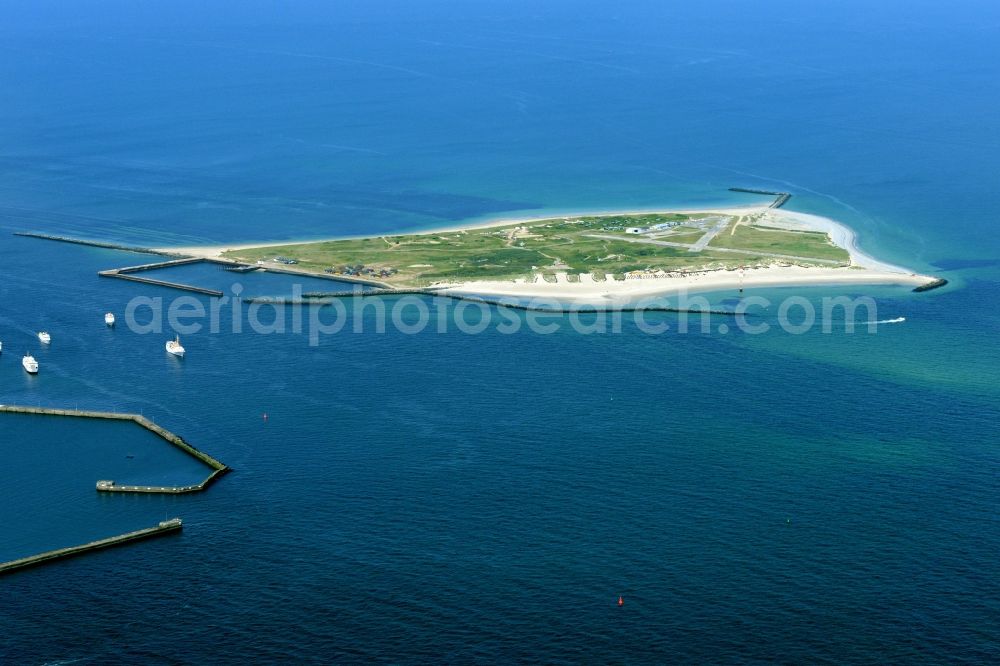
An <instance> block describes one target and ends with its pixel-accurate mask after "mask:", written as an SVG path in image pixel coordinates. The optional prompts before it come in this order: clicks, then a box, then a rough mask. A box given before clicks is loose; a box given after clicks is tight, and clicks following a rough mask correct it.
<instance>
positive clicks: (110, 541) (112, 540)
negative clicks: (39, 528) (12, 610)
mask: <svg viewBox="0 0 1000 666" xmlns="http://www.w3.org/2000/svg"><path fill="white" fill-rule="evenodd" d="M182 527H183V522H182V521H181V519H180V518H171V519H170V520H164V521H163V522H161V523H158V524H157V525H156V526H155V527H147V528H146V529H143V530H136V531H135V532H127V533H125V534H120V535H118V536H114V537H109V538H107V539H99V540H97V541H91V542H90V543H85V544H83V545H80V546H70V547H69V548H59V549H57V550H49V551H46V552H44V553H39V554H38V555H32V556H30V557H22V558H21V559H18V560H11V561H10V562H2V563H0V575H3V574H6V573H10V572H12V571H18V570H20V569H26V568H28V567H33V566H38V565H39V564H45V563H47V562H52V561H54V560H61V559H65V558H67V557H74V556H76V555H82V554H84V553H89V552H92V551H95V550H102V549H104V548H110V547H112V546H120V545H123V544H127V543H132V542H134V541H141V540H143V539H149V538H152V537H158V536H165V535H167V534H175V533H177V532H180V531H181V528H182Z"/></svg>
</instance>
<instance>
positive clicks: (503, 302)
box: [243, 288, 736, 316]
mask: <svg viewBox="0 0 1000 666" xmlns="http://www.w3.org/2000/svg"><path fill="white" fill-rule="evenodd" d="M408 294H415V295H418V296H440V297H442V298H450V299H452V300H456V301H471V302H473V303H481V304H482V305H490V306H494V307H500V308H511V309H513V310H523V311H526V312H546V313H550V314H570V313H573V314H578V313H579V314H588V313H602V312H639V311H642V312H676V313H687V314H714V315H726V316H734V315H735V314H736V313H735V312H733V311H732V310H714V309H708V310H704V309H700V308H673V307H667V306H650V307H619V308H599V307H593V306H591V307H574V308H558V307H548V306H541V305H531V304H528V303H519V302H517V301H515V300H510V299H502V298H484V297H482V296H475V295H473V294H461V293H455V292H447V291H438V290H437V289H420V288H412V289H372V290H369V291H357V290H356V291H332V292H307V293H305V294H303V295H302V298H285V297H283V296H251V297H248V298H244V299H243V301H244V302H245V303H267V304H273V305H319V306H323V305H329V304H330V303H331V302H333V300H334V299H338V298H367V297H371V296H405V295H408Z"/></svg>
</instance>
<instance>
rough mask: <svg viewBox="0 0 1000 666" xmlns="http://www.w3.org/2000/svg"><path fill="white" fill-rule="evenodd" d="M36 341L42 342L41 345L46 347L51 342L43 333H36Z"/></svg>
mask: <svg viewBox="0 0 1000 666" xmlns="http://www.w3.org/2000/svg"><path fill="white" fill-rule="evenodd" d="M38 339H39V340H41V341H42V344H43V345H47V344H49V343H50V342H52V336H51V335H49V334H48V333H46V332H45V331H38Z"/></svg>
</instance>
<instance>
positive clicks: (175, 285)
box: [97, 262, 222, 298]
mask: <svg viewBox="0 0 1000 666" xmlns="http://www.w3.org/2000/svg"><path fill="white" fill-rule="evenodd" d="M185 263H189V262H185ZM97 274H98V275H100V276H101V277H108V278H118V279H119V280H129V281H131V282H141V283H142V284H151V285H153V286H156V287H168V288H170V289H180V290H181V291H191V292H194V293H196V294H205V295H206V296H215V297H216V298H220V297H221V296H222V292H221V291H219V290H218V289H206V288H205V287H196V286H194V285H190V284H181V283H180V282H168V281H167V280H157V279H154V278H147V277H140V276H138V275H132V274H130V273H122V272H121V271H120V270H117V269H113V270H110V271H99V272H98V273H97Z"/></svg>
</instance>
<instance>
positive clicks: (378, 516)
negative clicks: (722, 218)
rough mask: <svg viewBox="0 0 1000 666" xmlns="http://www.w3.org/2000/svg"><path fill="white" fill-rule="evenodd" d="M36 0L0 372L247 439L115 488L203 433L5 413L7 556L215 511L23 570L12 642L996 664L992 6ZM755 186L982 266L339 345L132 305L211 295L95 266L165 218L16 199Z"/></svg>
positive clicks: (198, 219) (361, 229)
mask: <svg viewBox="0 0 1000 666" xmlns="http://www.w3.org/2000/svg"><path fill="white" fill-rule="evenodd" d="M0 5H2V6H4V9H5V10H6V11H7V16H8V20H7V21H5V22H4V25H3V26H2V27H0V33H2V35H3V37H4V41H3V49H4V52H5V54H6V55H7V56H8V57H5V58H3V59H0V89H2V90H3V91H4V104H2V105H0V172H2V174H3V178H2V179H0V183H2V185H0V231H2V232H3V233H4V234H5V237H4V240H2V241H0V339H2V340H3V342H4V351H3V353H2V354H0V403H25V404H41V405H55V406H70V407H73V406H77V405H79V406H80V407H86V408H91V409H119V410H127V411H137V412H138V411H141V412H142V413H143V414H145V415H147V416H150V417H152V418H154V419H156V420H157V421H158V422H160V423H162V424H163V425H164V426H165V427H167V428H169V429H171V430H173V431H175V432H177V433H178V434H181V435H182V436H184V437H186V438H187V439H189V440H190V441H192V442H193V443H194V444H195V445H197V446H199V447H201V448H204V449H205V450H207V451H208V452H210V453H211V454H213V455H215V456H217V457H218V458H219V459H221V460H222V461H223V462H225V463H227V464H229V465H231V466H232V467H233V468H234V469H235V471H234V472H233V474H231V475H229V476H227V477H225V478H223V479H222V480H221V481H220V482H219V483H218V484H217V485H216V486H214V487H213V488H211V489H210V490H209V491H208V492H207V493H205V494H202V495H197V496H190V497H176V498H161V497H138V498H131V497H118V496H115V497H102V496H99V495H97V493H96V492H94V490H93V482H94V480H96V478H102V477H103V476H104V475H106V474H113V475H115V476H116V477H117V476H121V479H122V480H125V479H127V478H130V477H128V475H129V474H132V473H135V479H136V480H137V481H143V480H155V479H160V478H163V479H167V480H171V479H176V480H178V482H180V481H181V480H186V479H188V477H189V476H192V475H194V476H199V475H200V473H201V471H202V470H200V469H199V468H198V467H197V466H192V465H191V464H190V462H189V461H187V460H186V459H180V458H178V459H175V458H174V457H173V453H175V452H172V450H171V449H169V448H167V447H156V446H147V444H152V442H146V441H141V438H142V436H143V434H144V433H142V431H137V432H130V431H127V430H124V431H121V432H112V431H109V432H100V430H101V429H102V428H103V427H104V426H100V425H96V426H91V427H89V429H88V427H82V426H81V427H79V428H77V427H72V429H70V426H66V425H65V424H64V423H63V422H59V421H48V422H39V423H34V422H32V421H27V420H24V419H22V418H21V417H10V418H8V417H7V416H5V417H4V418H3V419H0V438H2V439H0V450H2V451H3V452H4V456H5V458H4V466H3V471H2V473H0V481H2V483H3V487H4V491H3V493H4V495H3V497H4V501H3V502H0V526H2V528H3V534H4V536H3V537H2V539H0V557H3V558H6V557H16V556H20V555H26V554H29V553H31V552H36V551H39V550H44V549H46V548H52V547H58V546H63V545H71V544H73V543H77V542H79V541H82V540H86V539H90V538H95V537H98V536H106V535H111V534H115V533H119V532H124V531H127V530H130V529H135V528H137V527H143V526H146V525H152V524H153V523H155V522H156V521H158V520H161V519H162V518H163V516H164V515H165V514H167V515H180V516H182V517H183V518H184V520H185V530H184V533H183V535H181V536H179V537H172V538H168V539H162V540H158V541H155V542H149V543H144V544H141V545H137V546H135V547H128V548H123V549H119V550H114V551H108V552H105V553H101V554H99V555H94V556H92V557H86V558H80V559H77V560H74V561H67V562H64V563H61V564H57V565H53V566H51V567H46V568H41V569H36V570H33V571H27V572H24V573H21V574H18V575H15V576H10V577H6V578H4V579H2V580H0V626H2V627H3V628H4V631H2V632H0V661H2V662H4V663H8V662H9V663H46V662H54V661H63V660H77V659H78V660H83V661H84V662H86V661H94V662H97V661H109V660H124V661H139V660H142V661H146V662H152V663H191V662H204V661H214V662H232V663H244V662H246V661H248V660H250V659H254V660H256V661H261V662H278V661H281V662H287V661H303V662H326V661H342V662H354V661H380V662H389V663H399V662H434V663H440V662H442V661H450V662H470V661H476V660H479V661H491V662H493V661H500V662H513V661H527V662H532V661H545V662H602V663H603V662H612V663H619V662H623V663H663V662H694V663H705V662H761V661H768V662H774V661H777V662H787V663H803V662H807V663H845V662H856V663H870V662H872V661H888V662H901V661H918V660H920V661H928V662H945V661H948V662H956V661H958V662H966V663H982V662H991V661H995V660H996V658H997V656H998V650H1000V632H998V631H997V629H996V625H997V623H996V618H997V617H998V614H1000V606H998V599H1000V588H998V583H997V580H998V578H997V576H996V571H997V566H996V562H995V560H996V553H997V552H998V550H1000V529H998V525H997V521H996V516H995V508H996V503H997V499H998V496H1000V487H998V483H997V478H998V477H997V469H998V463H1000V460H998V457H1000V456H998V449H997V445H996V441H997V439H998V435H1000V428H998V424H1000V395H998V389H997V385H996V381H995V377H997V376H1000V353H998V351H997V345H996V335H997V333H998V331H1000V318H998V316H997V314H996V311H995V308H993V307H992V303H994V302H995V300H996V297H997V295H998V293H1000V272H998V270H997V266H998V264H997V262H996V258H995V257H996V249H997V247H998V240H1000V238H998V234H1000V232H998V230H997V227H996V225H995V224H993V221H994V220H993V218H994V217H995V211H996V210H997V208H998V206H997V204H998V201H997V194H996V190H995V183H994V182H993V180H994V179H993V177H992V174H994V173H995V172H996V169H997V167H998V166H1000V165H998V163H997V159H998V158H997V155H998V153H997V147H998V146H1000V136H998V133H1000V128H998V126H997V120H996V118H995V115H994V114H992V112H991V111H992V109H993V108H995V104H996V100H997V98H998V93H1000V91H998V89H997V86H998V83H997V82H998V81H1000V76H997V74H998V72H997V71H996V69H997V67H996V63H997V62H998V61H997V58H996V46H995V44H996V43H997V40H996V34H995V33H996V30H997V28H996V27H995V26H996V25H1000V21H998V20H997V19H1000V15H997V12H996V9H995V8H993V7H992V6H990V5H986V4H983V3H965V4H962V5H959V6H957V7H954V6H953V7H948V8H947V9H945V8H936V7H934V6H932V5H930V4H926V3H918V4H915V5H914V4H907V5H906V7H905V11H900V7H901V6H896V5H895V4H894V3H887V4H885V5H883V6H881V7H878V8H872V7H869V6H868V5H867V4H862V3H856V4H850V3H848V5H844V4H843V3H838V4H836V5H834V4H832V3H831V4H828V5H817V4H816V3H813V6H811V7H808V8H803V7H799V6H798V5H797V4H794V3H784V2H768V3H764V4H763V5H762V6H755V7H753V8H752V10H751V9H749V8H746V7H743V6H741V5H737V4H735V3H723V2H717V1H713V2H708V3H700V4H699V5H698V6H697V7H689V8H685V9H678V8H664V7H662V6H661V5H660V3H641V2H634V3H628V4H627V5H625V6H622V7H617V8H615V9H608V8H604V7H597V6H588V5H578V4H574V5H573V6H570V5H568V4H560V3H547V4H546V5H545V6H544V7H537V6H535V5H530V6H529V5H527V4H524V5H513V6H512V5H509V4H507V5H503V6H501V5H499V4H490V3H482V4H479V5H476V6H475V7H472V8H470V7H468V6H461V7H459V6H458V5H454V4H446V3H431V4H428V5H425V6H422V7H419V8H414V7H411V6H409V5H404V4H402V3H388V2H382V3H374V4H367V5H365V6H364V7H361V6H358V7H355V8H346V7H345V8H340V10H339V11H338V12H336V13H334V12H332V11H331V10H329V9H327V8H325V7H323V6H320V5H319V4H316V5H308V4H302V5H299V6H297V7H295V8H287V7H284V6H282V7H279V6H277V5H274V6H270V5H268V4H266V3H257V4H254V5H253V6H252V7H250V6H245V5H242V4H235V3H228V4H225V5H222V4H220V5H213V6H211V7H209V6H203V5H195V4H193V3H172V4H171V5H169V6H168V5H166V4H162V5H157V4H153V5H147V6H146V8H145V9H137V8H135V7H133V6H131V5H130V4H127V3H117V4H110V5H109V4H103V5H101V6H100V7H98V6H97V5H96V4H94V3H80V4H79V6H72V7H62V6H57V5H56V4H49V5H46V4H44V3H41V4H36V5H33V6H32V7H31V8H23V7H14V8H12V7H10V6H7V5H6V4H5V3H0ZM733 185H747V186H764V187H773V188H780V189H788V190H789V191H792V192H793V193H794V195H795V196H794V198H793V200H792V206H793V208H795V209H797V210H802V211H806V212H814V213H819V214H825V215H830V216H832V217H836V218H838V219H841V220H843V221H845V222H846V223H848V224H850V225H851V226H853V227H855V228H856V229H857V230H858V232H859V235H860V238H861V242H862V244H863V246H864V247H865V248H866V249H867V250H869V251H871V252H872V253H874V254H876V255H878V256H880V257H884V258H885V259H887V260H891V261H896V262H900V263H904V264H906V265H909V266H913V267H914V268H915V269H920V270H925V271H930V272H935V273H936V274H939V275H942V276H944V277H947V278H948V279H949V280H951V281H952V283H951V285H949V287H948V288H946V289H944V290H940V291H937V292H931V293H928V294H924V295H914V294H911V293H909V292H907V291H906V290H904V289H898V288H877V289H864V290H860V289H856V288H852V289H851V290H850V291H848V292H843V290H825V289H824V290H806V291H795V292H794V293H797V294H804V295H805V296H807V297H808V298H809V299H810V300H811V301H813V302H817V301H819V299H821V298H822V297H823V296H825V295H830V294H831V293H836V294H841V293H847V294H848V295H860V294H866V295H871V296H874V297H875V298H876V299H877V302H878V316H879V318H880V319H892V318H896V317H905V318H906V322H905V323H902V324H890V325H883V326H881V327H879V329H878V333H877V334H874V335H869V334H866V333H860V332H859V333H855V334H851V335H848V334H845V333H843V332H835V333H831V334H823V333H822V332H819V331H812V332H810V333H807V334H805V335H798V336H796V335H788V334H786V333H783V332H782V331H780V330H779V329H777V327H776V326H775V328H774V329H773V330H772V331H771V332H769V333H767V334H763V335H746V334H744V333H741V332H739V331H738V330H730V331H729V332H727V333H722V332H720V331H719V329H718V326H717V324H718V323H719V322H718V321H717V320H713V321H712V326H711V328H710V330H709V331H708V332H705V333H702V332H694V333H689V334H684V335H682V334H678V333H676V326H677V324H678V321H677V319H676V317H675V316H674V315H665V314H661V315H650V316H649V319H650V320H651V321H653V320H655V321H659V322H662V323H667V324H670V325H671V329H670V331H671V332H669V333H667V334H664V335H647V334H645V333H643V332H641V331H639V330H637V329H636V327H635V326H633V325H631V324H629V323H627V322H626V323H625V324H624V325H623V327H622V332H621V333H619V334H607V335H602V334H594V335H581V334H579V333H576V332H573V331H572V330H570V329H568V328H565V327H564V328H562V329H561V330H560V331H559V332H558V333H555V334H553V335H537V334H534V333H531V332H530V331H527V330H523V329H522V330H521V331H520V332H518V333H517V334H514V335H505V334H503V333H501V332H499V331H498V330H496V328H494V327H491V328H487V330H486V331H485V332H483V333H482V334H480V335H475V336H471V335H465V334H462V333H460V332H457V331H455V330H450V331H449V332H447V333H445V334H439V333H436V332H434V330H433V329H430V330H426V331H424V332H422V333H420V334H417V335H403V334H401V333H399V332H398V331H394V330H393V329H392V328H391V327H390V328H389V330H387V331H386V332H385V333H378V332H376V331H375V330H374V329H373V327H372V326H369V325H368V324H371V323H372V317H373V316H374V315H373V311H371V310H368V311H365V312H364V313H362V314H361V315H360V317H361V323H364V324H366V327H365V329H366V331H367V332H366V333H364V334H354V333H352V332H350V331H351V330H352V328H353V325H354V317H355V315H354V314H350V315H349V316H350V317H351V318H352V319H351V320H350V322H349V325H348V326H347V328H346V329H345V330H344V331H343V332H341V333H338V334H336V335H330V336H325V337H323V338H321V340H320V342H319V345H318V346H315V347H312V346H310V345H309V342H308V338H307V336H306V335H305V334H296V333H292V332H288V333H286V334H271V335H256V334H249V333H244V334H233V333H231V332H230V331H231V330H232V326H231V321H230V319H229V317H230V316H231V315H230V311H229V310H227V309H223V311H222V313H221V317H222V320H221V327H220V331H219V332H218V333H212V332H210V331H207V330H206V331H202V332H199V333H192V334H185V335H184V336H183V339H184V344H185V346H186V347H187V349H188V356H187V358H185V359H184V360H183V361H178V360H176V359H174V358H172V357H169V356H167V355H166V354H165V353H164V350H163V343H164V340H165V339H166V338H167V337H169V333H168V332H164V333H163V334H149V335H141V334H138V333H135V332H133V331H130V330H129V329H128V327H127V326H121V325H120V326H118V327H117V328H116V329H115V330H113V331H112V330H108V329H107V328H106V327H105V326H104V324H103V321H102V319H101V316H102V314H103V313H104V312H106V311H108V310H113V311H115V312H117V313H121V312H123V311H124V309H125V306H126V304H127V303H128V302H129V300H130V299H132V298H134V297H136V296H147V297H150V298H156V297H161V298H164V299H169V298H171V297H173V296H174V295H175V294H174V292H171V291H169V290H165V289H158V288H147V287H142V286H140V285H136V284H130V283H127V282H124V281H118V280H108V279H101V278H99V277H98V276H97V274H96V273H97V271H98V270H102V269H106V268H110V267H114V266H120V265H130V264H137V263H141V262H143V261H145V260H147V259H148V257H145V256H143V255H133V254H128V253H119V252H111V251H106V250H97V249H93V248H83V247H74V246H70V245H64V244H56V243H46V242H43V241H39V240H33V239H26V238H20V237H13V236H6V234H7V232H9V231H14V230H24V229H31V230H39V231H47V232H51V233H60V234H71V235H80V236H89V237H99V238H103V239H110V240H115V241H121V242H129V243H142V244H150V245H164V244H168V243H178V244H183V243H193V242H204V241H224V242H236V241H246V240H276V239H282V238H301V237H309V236H313V237H320V236H331V235H345V234H355V233H379V232H382V231H389V230H394V231H395V230H406V229H416V228H428V227H431V226H435V225H441V224H454V223H455V222H456V221H459V220H463V219H482V218H484V217H491V216H495V215H506V214H509V215H522V214H536V213H538V212H540V211H559V210H583V209H588V208H589V209H607V208H615V207H623V208H638V207H652V206H669V205H695V204H714V203H719V202H742V201H746V199H743V198H738V197H735V196H730V195H728V194H727V193H726V188H728V187H730V186H733ZM212 271H215V269H212ZM175 275H180V274H179V273H178V274H175ZM187 275H188V277H191V278H192V279H198V280H210V281H212V284H213V285H215V284H217V280H218V279H220V278H221V279H223V280H225V279H226V276H228V274H224V273H220V272H218V271H215V272H211V271H208V272H206V271H203V270H202V269H201V268H195V269H190V270H189V272H188V273H187ZM271 278H273V281H272V280H271ZM238 279H239V280H244V279H247V280H249V279H250V276H246V278H244V276H239V278H238ZM253 279H254V280H259V281H260V282H259V286H260V287H261V288H262V289H264V288H266V289H267V290H268V292H270V293H286V290H287V288H288V287H289V286H290V283H288V282H287V280H286V278H285V277H279V276H255V277H253ZM218 284H222V285H223V286H224V282H223V283H218ZM255 286H257V283H255ZM755 293H756V292H755ZM759 293H760V295H764V296H767V297H768V298H772V299H773V300H775V301H777V300H778V299H779V298H780V297H782V296H784V295H786V294H788V293H791V292H790V290H770V291H764V292H759ZM735 296H736V295H734V294H717V295H714V296H713V301H714V302H718V303H722V304H726V303H728V304H732V303H733V299H734V298H735ZM195 298H196V299H197V300H199V301H201V302H202V303H204V304H205V305H206V308H207V307H208V305H209V302H208V300H207V299H203V298H201V297H195ZM454 307H455V306H454V305H442V304H432V308H445V309H446V310H447V311H448V312H450V311H452V310H453V309H454ZM433 312H434V313H435V314H436V313H437V310H433ZM288 316H289V317H290V315H288ZM407 316H410V315H407ZM517 316H518V317H524V316H526V315H517ZM756 316H757V317H758V319H756V320H755V321H759V322H766V323H770V324H774V325H776V324H777V323H778V322H777V320H776V313H775V312H774V310H773V308H772V309H770V310H766V311H763V312H760V313H758V314H757V315H756ZM43 328H44V329H47V330H49V331H50V332H52V334H53V338H54V339H53V344H52V346H51V347H50V348H47V349H44V350H42V349H40V348H39V345H38V343H37V340H36V339H35V337H34V333H35V332H36V331H37V330H39V329H43ZM291 328H292V327H291V325H289V327H288V330H289V331H290V330H291ZM25 350H32V351H34V352H35V353H36V356H37V357H38V359H39V361H40V362H41V363H42V373H40V374H39V375H38V376H37V377H35V378H31V377H28V376H27V375H25V373H23V371H22V370H21V369H20V367H19V362H20V356H21V354H22V353H23V351H25ZM265 412H266V413H267V414H268V416H269V418H268V420H267V421H266V422H265V421H264V419H263V418H262V414H263V413H265ZM90 430H95V432H90ZM137 438H139V439H137ZM133 449H135V450H141V451H143V452H144V453H143V456H148V457H143V458H141V459H140V457H139V456H138V455H137V456H136V458H134V459H128V458H126V457H125V456H126V455H128V454H129V453H131V452H132V450H133ZM40 466H45V468H46V470H47V474H46V475H45V476H44V478H41V477H39V476H38V475H37V471H38V469H39V467H40ZM132 466H134V467H136V468H137V469H135V470H133V469H132V468H131V467H132ZM619 595H623V596H624V600H625V605H624V606H623V607H621V608H618V607H617V606H616V604H615V602H616V600H617V598H618V596H619Z"/></svg>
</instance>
